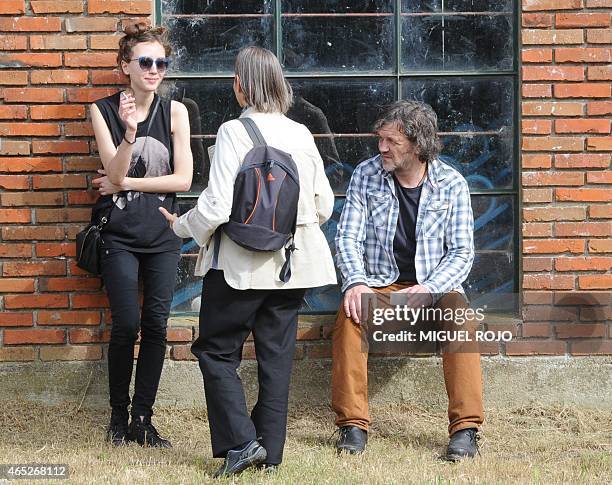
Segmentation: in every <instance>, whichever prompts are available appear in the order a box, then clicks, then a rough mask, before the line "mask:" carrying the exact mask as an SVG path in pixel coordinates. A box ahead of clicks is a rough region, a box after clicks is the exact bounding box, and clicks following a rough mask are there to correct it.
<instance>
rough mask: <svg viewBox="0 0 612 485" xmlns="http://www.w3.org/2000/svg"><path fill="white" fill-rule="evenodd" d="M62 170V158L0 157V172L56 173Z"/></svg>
mask: <svg viewBox="0 0 612 485" xmlns="http://www.w3.org/2000/svg"><path fill="white" fill-rule="evenodd" d="M61 169H62V160H61V158H52V157H46V158H45V157H39V158H35V157H28V158H21V157H11V158H2V157H0V172H9V173H17V172H55V171H60V170H61Z"/></svg>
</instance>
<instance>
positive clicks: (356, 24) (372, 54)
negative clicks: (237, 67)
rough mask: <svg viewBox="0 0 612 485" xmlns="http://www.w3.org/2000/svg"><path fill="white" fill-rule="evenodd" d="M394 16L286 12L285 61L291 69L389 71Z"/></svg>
mask: <svg viewBox="0 0 612 485" xmlns="http://www.w3.org/2000/svg"><path fill="white" fill-rule="evenodd" d="M393 38H394V28H393V17H392V16H382V17H378V16H376V17H345V16H340V17H300V16H289V17H287V16H283V63H284V65H285V67H286V68H287V69H289V70H291V71H300V72H303V71H385V70H387V71H390V70H391V69H392V68H393V64H394V63H393V60H392V54H393Z"/></svg>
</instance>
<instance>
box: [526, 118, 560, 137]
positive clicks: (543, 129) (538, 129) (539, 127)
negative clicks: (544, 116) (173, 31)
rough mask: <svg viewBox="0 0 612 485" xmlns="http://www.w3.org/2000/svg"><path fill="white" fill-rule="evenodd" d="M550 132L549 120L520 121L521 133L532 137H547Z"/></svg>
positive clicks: (550, 123)
mask: <svg viewBox="0 0 612 485" xmlns="http://www.w3.org/2000/svg"><path fill="white" fill-rule="evenodd" d="M551 130H552V121H551V120H531V119H523V120H522V121H521V131H522V132H523V133H529V134H532V135H548V134H550V132H551Z"/></svg>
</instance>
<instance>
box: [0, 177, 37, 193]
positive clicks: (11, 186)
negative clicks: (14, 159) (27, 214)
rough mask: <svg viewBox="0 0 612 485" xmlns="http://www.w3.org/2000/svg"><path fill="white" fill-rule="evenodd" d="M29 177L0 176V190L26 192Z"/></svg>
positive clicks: (28, 186) (28, 185)
mask: <svg viewBox="0 0 612 485" xmlns="http://www.w3.org/2000/svg"><path fill="white" fill-rule="evenodd" d="M29 188H30V177H28V176H27V175H0V189H5V190H28V189H29Z"/></svg>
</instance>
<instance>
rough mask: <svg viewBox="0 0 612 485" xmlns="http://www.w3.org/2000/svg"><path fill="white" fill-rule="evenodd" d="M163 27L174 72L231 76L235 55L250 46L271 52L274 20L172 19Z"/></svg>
mask: <svg viewBox="0 0 612 485" xmlns="http://www.w3.org/2000/svg"><path fill="white" fill-rule="evenodd" d="M165 24H166V26H167V27H168V29H169V30H170V42H171V43H172V45H173V46H174V50H175V54H174V55H175V61H174V63H173V71H178V72H183V73H202V72H208V73H210V72H217V73H221V72H225V73H227V72H234V61H235V60H236V55H237V54H238V51H239V50H240V49H242V48H243V47H247V46H249V45H259V46H262V47H265V48H267V49H272V48H273V45H272V39H273V31H272V30H273V29H272V26H273V17H272V16H265V17H255V18H252V17H246V18H240V17H233V18H224V17H171V18H169V19H167V21H166V23H165Z"/></svg>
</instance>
